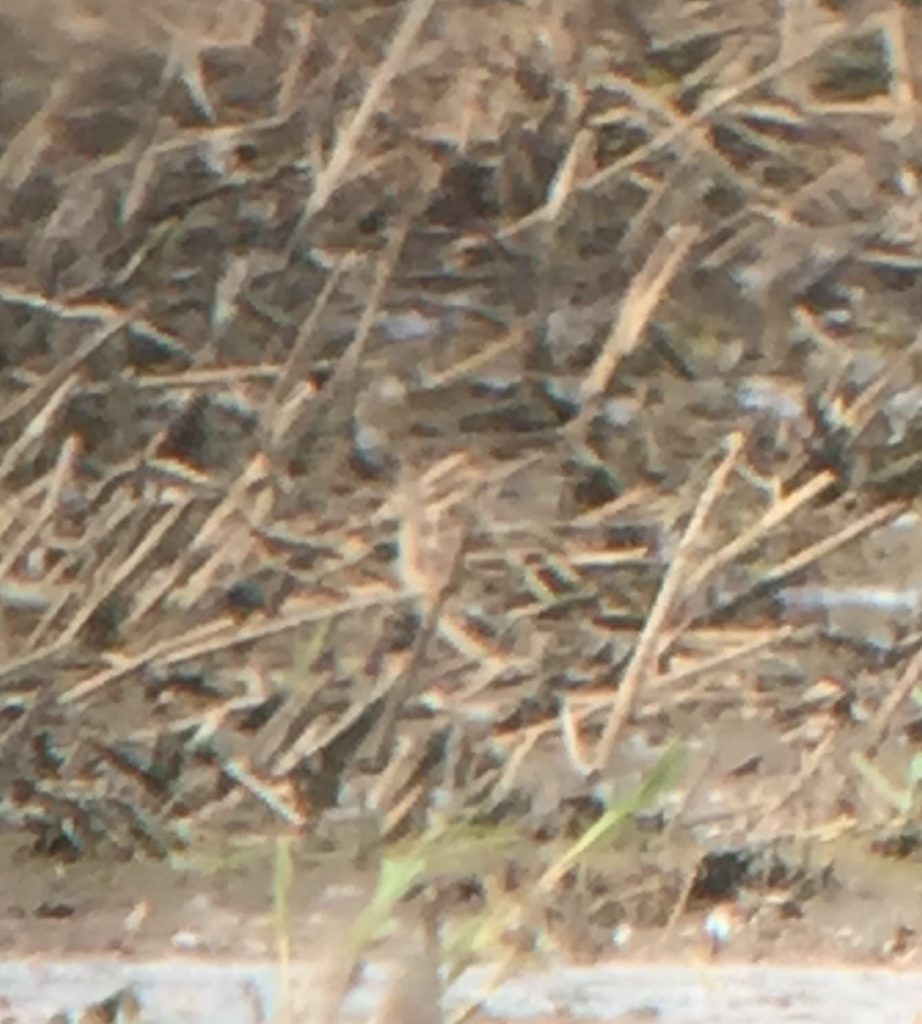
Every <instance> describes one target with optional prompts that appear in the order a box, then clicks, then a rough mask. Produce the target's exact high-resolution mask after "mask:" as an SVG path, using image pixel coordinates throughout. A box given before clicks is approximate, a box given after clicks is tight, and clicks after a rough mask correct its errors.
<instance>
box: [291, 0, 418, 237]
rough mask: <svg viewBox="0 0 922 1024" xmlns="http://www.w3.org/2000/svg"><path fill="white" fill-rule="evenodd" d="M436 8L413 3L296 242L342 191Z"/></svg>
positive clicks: (323, 175) (322, 175) (320, 178)
mask: <svg viewBox="0 0 922 1024" xmlns="http://www.w3.org/2000/svg"><path fill="white" fill-rule="evenodd" d="M434 5H435V0H412V2H411V3H410V6H409V8H408V9H407V12H406V14H405V15H404V18H403V22H402V23H401V25H400V27H399V28H398V29H397V32H396V34H395V35H394V38H393V40H392V41H391V44H390V48H389V50H388V53H387V56H386V57H385V58H384V60H383V61H382V63H381V64H380V65H379V67H378V69H377V71H375V73H374V75H373V76H372V79H371V81H370V82H369V83H368V88H367V89H366V90H365V95H364V96H363V97H362V102H361V103H360V104H359V106H358V109H357V110H356V111H355V113H354V114H353V115H352V120H351V121H350V122H349V123H348V124H347V125H346V127H345V129H344V130H343V131H342V132H341V134H340V135H339V137H338V138H337V140H336V145H335V146H334V147H333V152H332V153H331V154H330V159H329V160H328V161H327V165H326V167H324V168H323V169H322V170H321V171H319V173H318V174H317V180H316V183H315V185H314V190H313V192H312V193H311V195H310V198H309V199H308V201H307V205H306V207H305V209H304V216H303V217H302V219H301V222H300V223H299V224H298V227H297V228H296V229H295V232H294V237H295V238H297V237H298V235H299V234H300V232H301V229H302V228H303V227H304V225H305V223H306V222H307V221H308V220H310V218H311V217H313V216H314V214H316V213H317V212H318V211H320V210H322V209H323V208H324V207H325V206H326V204H327V203H328V202H329V200H330V197H331V196H332V195H333V193H334V192H335V191H336V189H337V188H338V187H339V184H340V181H341V179H342V177H343V175H344V174H345V172H346V168H347V167H348V166H349V164H351V163H352V162H353V160H354V158H355V151H356V148H357V146H358V143H359V138H360V137H361V135H362V133H363V132H364V131H365V129H366V128H367V126H368V123H369V121H370V120H371V119H372V117H373V116H374V114H375V111H376V110H377V109H378V107H379V106H380V105H381V100H382V98H383V97H384V93H385V92H386V91H387V88H388V86H389V85H390V84H391V82H392V81H393V79H394V78H395V77H396V75H397V74H398V72H399V71H400V69H401V68H402V67H404V65H405V64H406V62H407V59H408V57H409V54H410V48H411V47H412V46H413V44H414V42H415V41H416V37H417V36H418V35H419V32H420V30H421V29H422V27H423V24H424V23H425V21H426V18H428V17H429V12H430V11H431V10H432V8H433V6H434Z"/></svg>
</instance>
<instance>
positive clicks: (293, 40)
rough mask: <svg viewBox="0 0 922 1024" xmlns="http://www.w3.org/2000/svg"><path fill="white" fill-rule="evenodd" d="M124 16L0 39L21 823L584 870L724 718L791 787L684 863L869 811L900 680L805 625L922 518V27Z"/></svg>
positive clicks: (795, 13) (49, 21)
mask: <svg viewBox="0 0 922 1024" xmlns="http://www.w3.org/2000/svg"><path fill="white" fill-rule="evenodd" d="M123 8H124V5H119V4H115V3H112V4H108V3H97V4H91V3H77V2H76V0H72V2H71V0H59V2H57V3H52V2H51V0H43V2H42V3H35V2H32V3H22V4H16V3H8V4H6V5H5V6H4V12H3V15H2V18H0V38H2V37H3V36H4V30H5V29H9V31H8V32H7V33H6V38H7V39H12V38H14V35H15V38H16V39H18V40H20V41H22V40H24V41H26V42H27V43H29V46H22V48H21V50H19V49H18V48H17V46H13V47H11V44H9V43H5V44H0V65H2V67H3V75H4V79H3V83H2V84H3V85H4V90H3V92H2V93H0V96H2V99H0V152H2V153H3V156H2V158H0V337H2V338H3V343H2V350H0V445H2V449H0V616H2V623H0V624H2V626H3V629H2V640H0V686H2V707H0V712H2V715H0V721H2V727H3V730H4V732H3V751H4V752H3V755H2V758H0V779H2V789H3V792H4V794H5V798H4V803H3V817H4V820H5V821H7V822H9V823H11V824H12V825H13V826H14V827H17V828H23V829H28V830H29V831H30V832H32V833H34V834H36V836H37V837H38V840H39V844H40V846H42V848H44V849H48V850H51V851H54V852H59V853H66V854H71V855H74V854H78V853H81V852H84V851H86V850H88V849H90V848H92V847H93V846H94V845H96V844H97V843H103V844H105V843H112V844H114V845H115V846H116V847H117V848H118V849H119V850H121V851H122V852H124V853H125V854H126V855H127V854H128V853H130V851H132V850H134V849H136V848H137V847H138V846H140V847H142V848H144V849H147V850H148V851H150V852H154V853H157V854H163V853H164V852H166V851H167V850H169V849H170V848H171V847H172V846H173V845H174V844H176V843H177V842H183V841H190V839H191V838H192V837H194V836H195V835H197V834H198V833H199V831H200V830H203V829H205V830H207V829H218V830H221V829H224V828H228V827H230V826H231V825H233V826H234V827H238V828H243V829H246V830H250V831H258V830H264V829H268V830H270V831H271V830H274V829H279V828H281V829H283V830H289V831H290V832H292V833H294V834H298V835H307V836H310V835H312V834H314V833H315V832H316V831H317V830H321V829H322V827H323V822H324V821H325V820H326V818H327V817H329V816H330V815H331V814H333V813H334V812H336V813H339V812H342V811H343V810H348V811H351V812H354V813H356V814H361V815H365V816H368V817H370V818H371V819H373V820H374V822H375V823H376V829H377V830H378V831H379V832H380V833H381V834H382V836H383V837H384V839H385V840H394V839H397V838H399V837H400V836H402V835H406V834H409V835H413V834H420V833H424V832H425V830H426V828H427V827H428V825H429V824H431V820H432V818H433V815H443V816H445V817H446V818H447V819H448V820H453V819H454V818H455V817H456V816H457V817H458V818H460V820H469V819H471V818H473V819H474V820H477V821H481V822H486V823H488V824H490V825H492V826H495V825H497V823H501V822H504V821H514V822H515V823H516V827H522V828H524V829H526V830H532V832H533V833H534V834H535V835H543V836H547V835H554V834H558V833H559V834H561V835H566V834H567V832H568V830H572V829H574V828H575V829H576V830H577V831H579V828H580V827H581V823H582V817H581V816H583V815H585V814H589V816H590V817H593V816H594V817H595V818H599V817H601V816H602V815H604V813H605V812H604V807H605V803H604V801H603V800H601V798H600V797H599V790H598V789H597V784H598V783H600V782H605V783H608V782H611V781H612V779H615V780H617V779H621V778H622V773H623V777H624V778H625V779H630V778H632V777H634V778H635V779H636V776H637V773H638V772H642V771H643V769H644V766H645V762H644V759H643V757H640V758H639V759H633V760H632V754H631V751H632V750H634V749H635V747H633V746H632V743H636V744H637V745H638V747H639V748H640V749H644V748H648V749H649V750H652V751H653V752H654V753H655V752H657V751H662V750H663V749H666V747H667V746H668V744H669V743H671V742H672V740H673V738H674V737H675V736H677V735H678V736H684V737H685V738H687V739H689V740H690V741H691V747H692V752H693V755H694V757H693V760H695V759H697V760H698V761H699V762H702V761H703V762H706V763H709V762H708V758H709V757H710V755H711V753H712V751H711V750H710V747H711V746H712V745H713V743H715V742H716V740H715V739H714V735H715V734H714V732H713V729H712V726H713V725H714V724H715V722H717V721H719V720H720V718H721V716H733V715H740V716H743V717H752V716H755V717H757V718H759V719H760V720H761V721H763V722H765V723H766V725H767V727H768V728H769V729H770V730H771V731H772V732H773V734H775V735H776V736H777V737H778V738H779V740H780V742H781V743H782V744H783V745H784V746H785V748H786V749H787V750H788V751H789V752H791V754H792V756H794V757H796V758H798V759H801V761H802V764H801V766H800V767H799V768H798V769H796V770H794V771H788V772H787V774H786V775H784V776H783V777H778V778H775V777H769V778H767V779H766V780H765V782H766V792H765V793H764V794H763V795H761V796H759V797H758V798H753V800H752V801H751V802H747V803H745V804H737V805H732V806H731V807H730V809H729V810H728V811H727V812H726V814H725V818H724V819H723V825H722V826H720V827H718V828H717V829H716V830H715V831H713V832H707V830H704V832H702V830H701V829H698V830H697V831H695V832H694V835H695V837H696V839H695V841H696V842H699V841H700V842H701V844H702V846H701V849H702V850H704V849H706V848H708V847H709V846H710V845H713V844H715V843H719V842H733V841H735V839H734V837H738V836H740V835H745V834H746V833H747V832H749V831H751V830H753V829H757V830H758V834H759V835H760V836H762V837H767V838H771V837H777V836H779V835H787V834H791V833H797V832H798V830H803V829H806V828H807V827H812V826H814V825H817V824H818V823H822V822H823V821H825V820H829V819H831V818H833V817H836V816H838V815H839V813H840V812H841V808H842V807H843V806H846V807H847V808H849V809H850V810H849V813H853V814H854V816H855V818H856V819H857V818H860V815H861V802H860V800H859V799H858V797H857V796H856V792H857V790H856V789H855V786H854V780H853V778H852V777H851V776H847V777H845V778H844V779H842V778H840V779H839V780H838V784H837V785H835V786H833V785H832V784H828V785H827V783H823V786H825V787H826V788H822V787H821V786H820V785H819V784H816V785H814V784H813V780H814V769H816V768H817V765H818V764H819V762H817V761H814V760H813V758H814V755H816V756H818V757H819V758H820V760H821V761H822V762H823V764H829V765H833V764H834V762H835V757H834V753H835V751H836V750H837V749H838V744H840V743H841V745H843V746H849V745H851V744H854V743H856V742H857V743H861V742H862V736H864V734H865V732H866V731H867V729H868V728H869V729H870V735H871V738H873V740H874V742H875V743H876V742H877V741H879V739H880V738H881V735H882V734H883V733H884V732H886V731H888V730H890V731H898V730H899V729H901V728H903V726H904V725H905V719H906V718H907V717H908V715H909V714H910V713H911V709H910V708H908V707H907V704H908V702H907V699H906V698H907V697H908V695H909V690H910V689H911V686H912V683H911V681H910V680H911V678H914V676H912V677H910V675H909V674H906V675H904V676H903V677H902V683H899V682H898V680H899V679H900V676H899V672H900V668H899V664H898V660H899V657H900V654H901V652H903V651H908V650H911V649H912V645H913V643H914V642H916V640H917V638H915V637H914V636H913V635H912V634H911V632H910V633H909V634H908V635H894V636H893V637H892V644H891V648H892V649H891V652H890V653H891V654H892V657H893V663H891V664H888V663H885V662H886V652H883V653H881V651H880V650H879V649H875V648H874V645H873V644H872V643H869V644H868V645H866V647H865V648H864V649H863V654H861V650H862V649H861V648H860V645H857V646H858V648H859V654H860V656H859V654H856V655H854V656H852V655H851V654H849V655H848V657H846V658H845V660H843V657H842V655H841V651H840V650H837V649H835V648H834V647H833V646H832V645H833V642H834V641H835V637H833V636H832V635H831V631H830V630H829V629H828V628H827V625H828V624H825V623H824V622H822V621H818V620H814V621H812V622H808V623H806V624H799V623H790V622H784V621H780V619H779V608H781V607H782V605H781V604H780V603H779V598H778V595H779V593H780V592H781V591H782V590H783V588H784V587H785V586H787V585H788V584H790V583H791V582H793V581H803V580H806V581H811V580H822V579H823V578H824V574H827V573H828V574H829V575H830V577H834V578H842V575H843V573H844V574H845V575H847V574H848V573H849V572H850V573H851V574H852V575H851V578H852V579H857V580H861V581H864V580H867V579H871V580H877V579H878V577H877V576H876V575H875V571H876V566H875V565H874V562H873V559H868V560H865V561H860V560H859V561H857V562H856V561H855V559H856V558H857V556H856V555H854V554H853V552H855V551H860V550H862V549H861V545H862V544H865V543H866V544H873V543H875V542H876V541H875V538H877V537H879V536H880V531H881V530H882V529H883V528H885V527H887V526H888V524H891V523H893V522H894V521H895V520H897V519H898V518H899V516H900V515H902V514H903V513H904V512H905V511H906V509H907V507H908V506H907V503H906V501H907V499H910V498H912V497H913V496H914V494H915V490H916V489H917V488H916V485H915V483H914V480H915V477H914V472H915V464H916V459H915V454H916V453H917V449H918V446H917V444H916V441H917V438H918V437H919V433H918V426H917V421H918V416H917V415H916V414H915V412H911V414H910V415H909V417H908V423H906V424H903V425H902V426H899V425H898V424H897V417H898V411H899V408H902V407H903V406H900V402H901V401H903V402H907V401H908V402H912V401H913V400H915V401H916V402H918V396H916V397H915V399H914V398H913V395H914V392H913V389H912V387H909V386H908V383H909V378H910V377H911V378H913V380H914V378H915V377H916V376H918V369H919V366H918V347H917V345H916V341H915V337H916V327H915V314H914V311H913V310H914V306H913V301H912V300H911V296H913V295H914V294H915V292H914V289H915V287H916V284H915V280H916V277H917V276H918V271H919V269H920V267H922V264H920V263H919V261H918V255H917V253H918V250H919V246H920V241H922V240H920V238H919V234H918V231H919V228H918V225H919V223H920V220H919V218H918V212H919V209H918V207H919V201H918V196H917V187H916V177H917V170H918V169H917V167H916V163H915V158H914V155H913V153H912V150H911V145H910V140H911V130H912V127H913V125H914V124H915V118H916V116H917V112H918V101H917V95H916V92H917V89H918V83H917V81H916V78H917V76H916V74H915V72H914V70H913V65H912V61H911V60H910V59H909V58H908V57H907V54H911V53H912V52H914V49H913V47H914V46H915V42H914V41H915V38H916V36H917V35H918V34H919V27H918V26H917V25H916V21H917V16H916V14H915V13H914V12H913V11H912V10H911V9H910V8H909V7H906V6H903V5H899V4H896V3H878V4H875V3H871V4H866V5H863V7H862V10H861V12H860V13H857V12H856V13H853V14H849V13H845V14H841V15H837V14H835V13H834V12H833V11H832V10H831V9H830V7H829V6H827V5H822V4H818V3H817V4H812V3H808V4H787V5H783V15H784V16H783V18H782V19H781V20H780V21H778V19H777V18H776V16H775V5H770V4H767V3H764V2H762V0H746V2H743V3H740V4H737V5H734V6H733V8H732V10H729V9H728V8H727V7H726V5H721V4H712V3H707V2H701V3H695V4H674V3H671V2H669V0H658V2H656V3H652V4H649V5H647V6H646V8H645V9H644V10H643V11H640V10H637V11H634V10H633V8H632V7H631V5H624V4H602V3H594V2H591V0H572V2H569V3H560V2H555V3H552V2H545V0H523V2H520V3H512V2H508V3H506V2H497V3H493V4H489V5H483V4H477V3H473V2H471V3H446V2H441V0H411V2H408V3H405V4H399V3H392V4H370V3H369V4H363V3H348V4H336V5H325V4H319V3H311V2H301V3H299V2H296V0H288V2H285V0H263V2H261V3H256V2H249V3H234V4H231V3H218V2H205V0H202V2H201V3H195V4H171V3H166V2H165V0H164V2H157V3H152V4H145V5H144V8H143V12H142V14H141V16H140V17H139V18H138V19H135V18H134V17H131V18H128V17H127V15H126V14H125V11H124V10H123ZM33 43H34V46H33V45H32V44H33ZM4 46H5V47H7V49H8V50H9V52H6V50H4ZM875 47H876V49H875ZM65 54H69V55H70V56H69V57H68V58H67V59H65V56H64V55H65ZM875 54H876V56H875ZM856 82H857V83H858V84H857V85H856ZM7 83H10V84H11V89H10V90H7V89H6V85H7ZM868 367H870V369H868ZM765 386H767V387H768V393H769V394H770V395H771V396H773V398H772V400H771V401H769V402H768V403H767V404H765V403H763V404H762V405H761V407H759V406H758V405H757V404H756V403H754V402H752V401H749V400H748V399H747V397H746V396H747V395H749V396H751V395H752V394H755V393H756V392H757V391H758V389H760V388H763V387H765ZM759 393H761V392H759ZM788 402H789V405H785V403H788ZM791 405H792V406H793V408H791V407H790V406H791ZM913 408H914V407H913ZM891 459H894V460H897V463H896V464H897V465H899V467H900V473H899V475H898V477H894V475H893V474H891V475H890V476H889V477H884V476H881V474H880V473H879V472H878V470H879V468H880V465H881V464H882V463H888V462H890V460H891ZM899 460H902V461H899ZM881 492H883V494H884V499H883V500H882V499H881V496H880V494H881ZM911 529H912V530H914V531H916V532H918V525H917V524H916V525H913V526H912V527H911ZM824 659H825V660H824ZM882 662H884V663H883V664H882ZM913 664H914V663H913ZM843 666H844V667H843ZM829 674H833V675H836V676H840V677H841V678H842V686H843V687H845V688H846V689H847V691H848V699H849V700H850V701H851V702H852V704H853V705H854V706H856V707H860V708H862V709H864V710H863V711H862V713H861V714H858V713H856V714H855V715H854V716H853V717H851V718H849V717H847V716H846V717H845V718H839V719H836V718H835V717H834V715H833V714H832V712H831V711H830V710H829V707H828V706H824V707H822V708H820V709H819V710H817V709H816V707H815V706H814V705H813V704H811V703H810V702H809V701H808V700H807V699H806V698H804V699H803V700H802V701H801V700H800V699H799V698H798V696H797V694H792V692H791V689H790V680H791V679H793V680H795V681H796V683H797V685H796V689H797V691H798V693H799V692H801V691H802V692H803V693H812V692H813V690H812V686H813V684H814V683H816V682H818V680H820V679H823V678H824V677H825V676H826V675H829ZM891 683H893V684H894V685H899V690H898V691H897V692H898V693H899V694H900V704H896V703H894V701H889V702H888V701H885V700H883V699H882V697H881V693H882V692H884V691H885V690H886V688H887V687H888V686H889V685H890V684H891ZM792 708H793V710H792ZM798 708H799V709H800V710H799V712H798V710H797V709H798ZM865 710H866V711H867V713H865ZM798 714H799V715H800V719H799V720H798ZM868 718H870V720H871V725H870V727H866V726H865V724H864V723H865V721H866V720H867V719H868ZM818 752H819V754H818ZM756 759H757V760H758V758H756ZM737 767H738V766H737ZM754 770H755V771H756V773H757V774H758V771H759V769H758V768H756V769H754ZM832 774H834V773H832ZM707 778H708V779H709V780H710V779H712V778H713V779H714V786H715V789H716V790H720V791H722V787H724V785H725V784H726V786H727V787H732V785H733V778H734V776H733V771H732V770H729V769H728V770H727V771H726V772H724V774H723V775H721V774H720V773H717V775H712V774H707ZM808 783H809V784H808ZM692 790H693V786H692V784H691V783H683V784H678V783H677V784H676V786H675V790H674V792H673V793H672V803H671V804H670V802H669V800H665V801H664V804H663V807H661V808H660V810H661V811H662V812H663V813H664V814H666V815H667V816H668V814H669V813H672V812H674V815H675V816H674V818H673V819H672V820H671V821H670V824H669V828H670V829H682V828H684V827H686V826H687V827H688V828H689V829H691V828H692V824H693V823H695V822H697V821H699V818H700V816H701V814H702V813H704V812H702V811H701V807H700V801H698V803H697V804H696V796H695V793H694V792H693V791H692ZM779 793H781V794H783V795H784V799H783V800H779V798H778V794H779ZM731 804H732V801H731ZM670 808H671V809H672V810H671V811H670ZM705 816H706V815H705ZM702 836H703V838H702ZM564 874H565V873H562V874H561V875H560V876H559V877H557V876H555V879H554V880H555V884H556V883H560V884H562V883H563V881H564ZM666 874H667V875H669V872H666ZM669 877H670V878H672V881H668V880H667V882H664V885H665V887H666V890H668V891H667V895H666V898H665V899H664V900H661V901H660V903H659V905H658V909H654V910H653V911H647V913H648V916H649V917H651V918H653V919H657V920H659V921H662V920H663V919H664V909H663V908H664V906H665V907H668V905H669V903H670V900H671V899H672V897H673V896H675V893H676V891H681V890H682V885H683V883H682V882H679V883H676V881H675V879H674V878H673V877H672V876H671V875H669ZM634 882H635V883H636V878H635V879H634ZM670 885H671V886H672V888H671V889H670V888H669V886H670ZM676 887H678V888H676ZM549 888H554V887H549ZM627 888H628V890H630V886H628V887H627ZM670 893H671V894H672V896H670V895H669V894H670ZM548 902H549V904H550V903H552V902H553V893H552V894H551V895H550V896H549V900H548ZM602 902H603V903H604V901H602ZM642 906H647V907H648V906H649V901H648V903H646V904H644V903H643V900H642V899H638V900H636V901H634V902H632V901H631V900H630V899H627V898H624V899H620V898H619V899H614V898H610V899H609V900H608V902H607V903H605V906H604V908H603V909H604V912H603V911H600V912H599V913H598V915H597V916H598V918H599V919H600V920H607V917H606V914H607V915H608V917H610V916H611V915H612V914H615V913H620V914H621V915H622V916H626V917H630V916H631V915H632V914H637V915H640V916H642V915H643V913H644V912H645V911H643V910H642V909H639V908H641V907H642ZM600 927H601V926H600ZM603 930H604V929H603Z"/></svg>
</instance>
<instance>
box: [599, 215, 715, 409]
mask: <svg viewBox="0 0 922 1024" xmlns="http://www.w3.org/2000/svg"><path fill="white" fill-rule="evenodd" d="M698 234H699V229H698V228H697V227H696V226H694V225H689V224H681V225H675V226H673V227H672V228H670V229H669V230H668V231H667V232H666V233H665V234H664V235H663V237H662V238H661V239H660V240H659V242H657V244H656V245H655V246H654V247H653V251H652V252H651V253H650V255H649V256H648V257H647V261H646V262H645V263H644V265H643V267H641V269H640V271H639V272H638V273H637V274H635V275H634V277H633V279H632V280H631V283H630V286H629V287H628V290H627V294H626V295H625V296H624V299H623V300H622V302H621V307H620V309H619V311H618V315H617V317H616V318H615V320H614V323H613V325H612V328H611V330H610V331H609V334H608V337H607V338H606V339H605V342H604V344H603V345H602V350H601V352H600V353H599V355H598V358H597V359H596V361H595V362H594V363H593V365H592V368H591V369H590V370H589V373H588V374H587V375H586V377H585V379H584V380H583V382H582V386H581V387H580V398H581V399H582V402H583V407H584V415H585V412H586V411H588V410H589V408H590V407H591V406H592V404H593V403H594V401H595V400H596V399H598V397H599V396H600V395H602V394H604V392H605V391H606V390H607V388H608V385H609V384H610V383H611V379H612V377H613V376H614V374H615V371H616V370H617V369H618V366H619V364H620V362H621V360H622V359H623V358H624V357H625V356H627V355H629V354H630V353H631V352H633V351H634V349H635V348H636V347H637V345H638V343H639V342H640V339H641V337H642V336H643V332H644V330H645V329H646V327H647V324H648V323H649V322H650V318H651V317H652V316H653V313H654V311H655V310H656V307H657V306H658V305H659V303H660V301H661V300H662V298H663V296H664V295H665V294H666V291H667V290H668V288H669V285H670V284H671V283H672V280H673V278H674V277H675V275H676V274H677V273H678V271H679V267H680V266H681V265H682V263H683V261H684V260H685V257H686V256H687V255H688V251H689V249H690V248H691V246H692V244H693V243H694V241H695V239H696V238H697V237H698ZM581 418H582V417H581Z"/></svg>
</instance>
